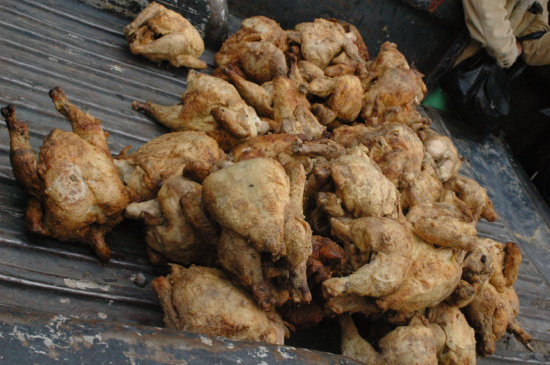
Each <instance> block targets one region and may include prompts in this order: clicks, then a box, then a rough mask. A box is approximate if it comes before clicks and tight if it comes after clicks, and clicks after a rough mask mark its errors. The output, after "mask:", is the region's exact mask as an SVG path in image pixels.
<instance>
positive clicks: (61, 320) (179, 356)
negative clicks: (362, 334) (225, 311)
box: [0, 311, 359, 365]
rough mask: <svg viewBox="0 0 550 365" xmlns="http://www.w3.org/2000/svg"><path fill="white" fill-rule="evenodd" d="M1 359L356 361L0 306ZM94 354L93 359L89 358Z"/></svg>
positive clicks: (189, 364)
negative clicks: (0, 309)
mask: <svg viewBox="0 0 550 365" xmlns="http://www.w3.org/2000/svg"><path fill="white" fill-rule="evenodd" d="M0 334H1V335H0V346H2V345H3V347H0V348H1V349H2V350H3V351H1V352H0V362H2V363H9V364H16V363H22V361H21V359H22V356H21V355H22V354H26V355H25V356H24V357H23V359H24V363H36V364H42V365H45V364H57V363H58V362H59V361H64V362H70V363H82V364H89V363H94V364H117V365H118V364H136V363H138V364H187V365H194V364H197V365H203V364H282V363H290V362H291V363H295V364H311V365H314V364H315V365H325V364H326V365H329V364H334V365H336V364H338V365H353V364H359V363H358V362H356V361H353V360H351V359H348V358H344V357H342V356H337V355H333V354H329V353H326V352H318V351H311V350H307V349H300V348H291V347H286V346H274V345H268V344H258V343H257V342H250V341H235V340H228V339H225V338H212V337H206V336H203V335H198V334H194V333H182V332H177V331H173V330H167V329H162V328H155V327H145V326H134V325H124V324H117V323H111V322H105V321H97V320H95V321H83V320H79V319H74V318H69V317H66V316H64V315H61V314H58V315H50V316H46V317H42V316H37V315H33V314H32V313H24V312H19V311H13V312H12V313H5V312H4V313H2V312H0ZM91 359H93V360H91Z"/></svg>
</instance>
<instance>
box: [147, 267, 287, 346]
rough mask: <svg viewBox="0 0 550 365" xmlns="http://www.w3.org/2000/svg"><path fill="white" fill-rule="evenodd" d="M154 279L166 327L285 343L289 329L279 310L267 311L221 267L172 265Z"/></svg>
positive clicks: (234, 337) (210, 334)
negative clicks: (229, 278) (228, 277)
mask: <svg viewBox="0 0 550 365" xmlns="http://www.w3.org/2000/svg"><path fill="white" fill-rule="evenodd" d="M171 266H172V272H171V274H169V275H168V276H166V277H164V276H161V277H158V278H157V279H155V280H154V281H153V283H152V286H153V289H154V290H155V292H156V293H157V295H158V297H159V301H160V304H161V307H162V310H163V311H164V324H165V325H166V327H169V328H174V329H178V330H181V331H190V332H195V333H200V334H205V335H209V336H224V337H228V338H231V339H239V340H252V341H262V342H267V343H272V344H278V345H282V344H283V343H284V338H285V335H287V331H288V330H287V329H286V327H285V326H284V324H283V322H282V320H281V318H280V317H279V315H278V314H277V313H276V312H274V311H273V312H264V311H263V310H261V309H260V308H259V307H258V306H257V305H256V303H254V301H253V300H252V299H251V298H250V297H248V295H247V294H246V293H245V292H244V291H242V290H241V289H239V288H237V287H236V286H234V285H233V284H232V283H231V282H230V281H229V280H228V279H227V277H226V276H225V275H224V274H223V273H222V272H221V271H219V270H217V269H214V268H206V267H199V266H191V267H190V268H188V269H186V268H184V267H182V266H179V265H171Z"/></svg>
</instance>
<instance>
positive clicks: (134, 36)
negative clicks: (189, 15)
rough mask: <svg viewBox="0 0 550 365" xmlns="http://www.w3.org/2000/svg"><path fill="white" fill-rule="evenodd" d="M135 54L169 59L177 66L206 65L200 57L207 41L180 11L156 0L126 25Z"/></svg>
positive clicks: (199, 66)
mask: <svg viewBox="0 0 550 365" xmlns="http://www.w3.org/2000/svg"><path fill="white" fill-rule="evenodd" d="M124 36H125V37H126V40H127V41H128V43H129V45H130V51H131V52H132V53H133V54H140V55H142V56H144V57H146V58H148V59H150V60H151V61H154V62H158V61H168V62H170V64H171V65H172V66H174V67H181V66H185V67H191V68H206V63H205V62H204V61H201V60H200V59H199V57H200V56H201V54H202V52H203V51H204V42H203V41H202V38H201V36H200V34H199V32H198V31H197V30H196V29H195V28H194V27H193V25H191V23H189V21H187V19H185V18H184V17H183V16H181V15H180V14H178V13H176V12H175V11H172V10H169V9H166V8H165V7H164V6H162V5H160V4H158V3H155V2H152V3H151V4H149V6H147V7H146V8H145V9H143V10H142V11H141V13H139V14H138V16H137V17H136V19H134V21H133V22H132V23H130V24H128V25H127V26H126V27H124Z"/></svg>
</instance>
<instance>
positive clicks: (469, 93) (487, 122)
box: [441, 32, 545, 131]
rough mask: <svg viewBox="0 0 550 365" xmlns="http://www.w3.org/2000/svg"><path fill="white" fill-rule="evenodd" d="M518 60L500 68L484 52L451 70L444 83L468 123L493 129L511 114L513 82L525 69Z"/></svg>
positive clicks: (536, 33) (529, 37) (519, 39)
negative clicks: (507, 66)
mask: <svg viewBox="0 0 550 365" xmlns="http://www.w3.org/2000/svg"><path fill="white" fill-rule="evenodd" d="M544 33H545V32H535V33H531V34H528V35H526V36H524V37H521V38H518V41H524V40H528V39H537V38H540V37H541V36H542V35H543V34H544ZM525 67H527V66H526V64H525V63H524V62H523V61H522V60H521V58H518V60H517V61H516V63H514V64H513V65H512V66H511V67H510V68H507V69H504V68H502V67H500V66H499V65H498V64H497V63H496V61H495V60H494V59H493V58H492V57H491V56H489V55H488V54H487V52H485V50H481V51H479V52H477V53H476V54H475V55H473V56H472V57H470V58H467V59H465V60H464V61H462V62H461V63H459V64H458V65H457V66H456V67H454V68H453V69H451V70H450V71H448V72H447V73H446V74H445V75H444V76H443V78H442V80H441V86H442V87H443V90H445V91H446V92H447V93H449V95H450V97H451V98H452V99H453V102H454V104H455V105H456V106H457V108H458V111H459V112H460V113H461V114H462V116H463V117H464V120H465V122H467V123H470V124H472V123H473V124H476V125H478V126H479V127H481V128H482V129H484V130H486V131H487V130H493V129H495V127H496V126H497V124H498V121H499V119H500V118H502V117H504V116H506V115H508V113H509V112H510V101H511V100H510V99H511V94H512V92H511V87H512V86H511V83H512V80H513V79H515V78H516V77H517V76H519V75H520V74H521V73H522V72H523V70H524V69H525Z"/></svg>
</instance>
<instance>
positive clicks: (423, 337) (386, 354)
mask: <svg viewBox="0 0 550 365" xmlns="http://www.w3.org/2000/svg"><path fill="white" fill-rule="evenodd" d="M340 327H341V331H342V333H341V344H340V346H341V348H342V354H343V355H345V356H349V357H351V358H352V359H355V360H359V361H362V362H364V363H366V364H417V365H435V364H437V355H436V353H437V347H436V346H437V344H436V338H435V336H434V333H433V331H432V329H431V328H430V326H429V324H428V323H427V321H426V320H425V319H419V318H418V319H417V318H413V320H411V323H409V325H408V326H399V327H397V328H396V329H394V330H393V331H391V332H390V333H388V334H387V335H385V336H384V337H383V338H382V339H380V341H379V342H378V346H377V348H378V349H379V351H377V350H376V349H375V348H374V347H373V346H372V345H371V344H370V343H369V342H368V341H367V340H365V339H363V338H362V337H361V335H360V334H359V331H358V330H357V327H355V324H354V323H353V319H352V318H351V316H349V315H345V316H342V317H340Z"/></svg>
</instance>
